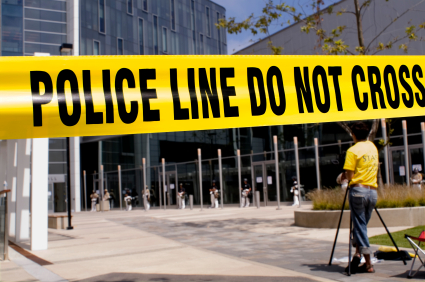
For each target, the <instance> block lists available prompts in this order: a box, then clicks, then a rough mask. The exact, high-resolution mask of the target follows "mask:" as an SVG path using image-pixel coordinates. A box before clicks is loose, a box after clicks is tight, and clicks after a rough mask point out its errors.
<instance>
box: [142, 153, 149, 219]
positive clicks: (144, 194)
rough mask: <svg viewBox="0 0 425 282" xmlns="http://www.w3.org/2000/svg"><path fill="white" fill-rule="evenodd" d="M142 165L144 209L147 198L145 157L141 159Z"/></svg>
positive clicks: (146, 204)
mask: <svg viewBox="0 0 425 282" xmlns="http://www.w3.org/2000/svg"><path fill="white" fill-rule="evenodd" d="M142 165H143V207H144V208H145V211H147V210H148V208H147V206H148V198H147V197H146V159H145V158H143V159H142Z"/></svg>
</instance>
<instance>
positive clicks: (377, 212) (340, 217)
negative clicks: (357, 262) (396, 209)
mask: <svg viewBox="0 0 425 282" xmlns="http://www.w3.org/2000/svg"><path fill="white" fill-rule="evenodd" d="M349 189H350V188H349V187H347V190H346V191H345V196H344V201H343V203H342V208H341V214H340V216H339V222H338V228H337V229H336V234H335V240H334V244H333V247H332V253H331V257H330V259H329V265H332V259H333V256H334V252H335V246H336V241H337V239H338V233H339V228H340V227H341V221H342V215H343V213H344V206H345V202H346V200H347V195H348V190H349ZM375 212H376V214H377V215H378V217H379V219H380V220H381V222H382V225H383V226H384V228H385V230H386V231H387V234H388V236H389V237H390V239H391V242H392V243H393V245H394V247H395V248H396V249H397V253H400V250H399V249H398V246H397V244H396V242H395V241H394V239H393V236H391V233H390V231H389V230H388V227H387V225H386V224H385V222H384V220H383V219H382V217H381V214H380V213H379V211H378V209H377V208H376V207H375ZM352 230H353V221H352V220H351V216H350V238H349V240H348V241H349V242H348V272H347V275H348V276H351V240H352ZM401 258H402V260H403V263H404V265H406V264H407V263H406V260H405V258H404V256H401Z"/></svg>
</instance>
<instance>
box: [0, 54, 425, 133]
mask: <svg viewBox="0 0 425 282" xmlns="http://www.w3.org/2000/svg"><path fill="white" fill-rule="evenodd" d="M424 58H425V57H423V56H196V55H193V56H190V55H189V56H80V57H73V56H64V57H0V121H1V126H0V139H19V138H39V137H72V136H96V135H117V134H136V133H155V132H172V131H188V130H206V129H221V128H235V127H255V126H268V125H284V124H301V123H319V122H332V121H347V120H364V119H376V118H390V117H407V116H420V115H423V114H424V113H425V111H424V107H425V88H424V83H425V79H424V73H423V71H422V67H421V63H422V59H424Z"/></svg>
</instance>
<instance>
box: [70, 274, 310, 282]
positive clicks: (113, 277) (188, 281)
mask: <svg viewBox="0 0 425 282" xmlns="http://www.w3.org/2000/svg"><path fill="white" fill-rule="evenodd" d="M101 281H102V282H136V281H137V282H148V281H149V282H151V281H177V282H180V281H181V282H183V281H184V282H195V281H196V282H203V281H208V282H215V281H217V282H218V281H222V282H258V281H261V282H280V281H285V282H286V281H288V282H292V281H293V282H295V281H297V282H314V281H315V280H311V279H308V278H304V277H264V276H224V275H172V274H141V273H108V274H105V275H100V276H95V277H91V278H88V279H84V280H78V282H101Z"/></svg>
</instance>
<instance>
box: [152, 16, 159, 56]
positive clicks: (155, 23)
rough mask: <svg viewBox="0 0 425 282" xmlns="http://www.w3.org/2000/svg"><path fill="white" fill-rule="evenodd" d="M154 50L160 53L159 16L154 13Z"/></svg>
mask: <svg viewBox="0 0 425 282" xmlns="http://www.w3.org/2000/svg"><path fill="white" fill-rule="evenodd" d="M153 48H154V50H153V52H154V54H155V55H158V51H159V50H158V16H156V15H153Z"/></svg>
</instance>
